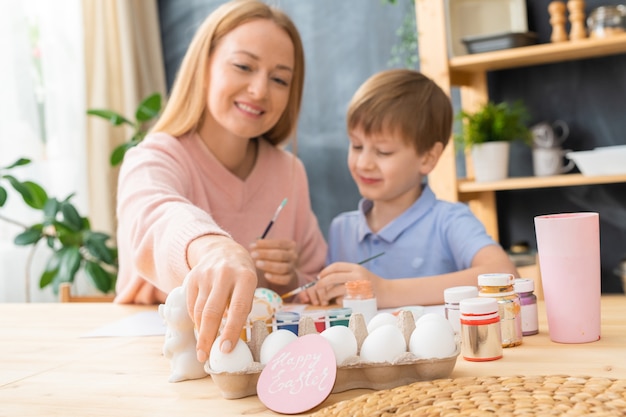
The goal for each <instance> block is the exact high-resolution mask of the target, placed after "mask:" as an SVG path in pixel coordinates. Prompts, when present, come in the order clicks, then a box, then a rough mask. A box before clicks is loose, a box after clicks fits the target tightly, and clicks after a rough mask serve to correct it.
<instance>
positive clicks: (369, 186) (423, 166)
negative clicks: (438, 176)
mask: <svg viewBox="0 0 626 417" xmlns="http://www.w3.org/2000/svg"><path fill="white" fill-rule="evenodd" d="M349 137H350V148H349V150H348V168H349V169H350V173H351V174H352V178H353V179H354V182H355V183H356V185H357V187H358V188H359V192H360V194H361V195H362V196H363V197H365V198H367V199H369V200H372V201H374V202H381V203H393V204H398V205H400V206H403V207H404V208H406V207H408V206H410V205H411V204H413V202H415V200H416V199H417V198H418V197H419V196H420V194H421V183H422V179H423V177H424V176H425V175H427V174H428V173H429V172H430V171H431V170H432V169H433V167H434V166H435V163H436V162H437V158H436V157H433V154H432V153H431V152H428V153H426V154H424V155H418V154H417V152H416V150H415V148H413V147H412V146H410V145H407V144H406V143H405V142H404V141H403V140H402V139H401V138H400V137H398V136H395V135H393V134H374V135H368V136H366V135H365V134H364V133H363V131H362V130H361V129H355V130H353V131H351V132H349Z"/></svg>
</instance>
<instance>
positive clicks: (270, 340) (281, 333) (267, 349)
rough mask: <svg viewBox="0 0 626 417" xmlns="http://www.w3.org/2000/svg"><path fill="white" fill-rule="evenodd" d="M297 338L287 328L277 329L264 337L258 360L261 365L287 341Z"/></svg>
mask: <svg viewBox="0 0 626 417" xmlns="http://www.w3.org/2000/svg"><path fill="white" fill-rule="evenodd" d="M296 339H298V336H296V335H295V334H294V333H293V332H291V331H289V330H287V329H278V330H276V331H274V332H272V333H270V334H268V335H267V336H266V337H265V340H263V344H262V345H261V353H260V360H261V363H262V364H263V365H265V364H266V363H268V362H269V361H270V360H272V358H273V357H274V355H276V354H277V353H278V351H280V350H281V349H282V348H284V347H285V346H287V345H288V344H289V343H291V342H293V341H294V340H296Z"/></svg>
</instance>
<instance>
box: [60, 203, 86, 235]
mask: <svg viewBox="0 0 626 417" xmlns="http://www.w3.org/2000/svg"><path fill="white" fill-rule="evenodd" d="M61 212H62V213H63V220H64V223H65V224H67V225H68V226H69V227H70V228H71V229H72V230H74V231H76V232H78V231H80V230H82V228H83V218H82V217H81V216H80V214H78V210H76V207H74V206H73V205H72V204H71V203H68V202H63V203H62V204H61Z"/></svg>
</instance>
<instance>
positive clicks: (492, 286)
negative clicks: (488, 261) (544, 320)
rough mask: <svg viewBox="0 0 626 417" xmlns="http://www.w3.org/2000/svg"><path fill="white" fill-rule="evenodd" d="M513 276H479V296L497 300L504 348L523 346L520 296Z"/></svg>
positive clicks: (495, 274) (497, 274) (498, 274)
mask: <svg viewBox="0 0 626 417" xmlns="http://www.w3.org/2000/svg"><path fill="white" fill-rule="evenodd" d="M514 280H515V277H514V276H513V275H512V274H504V273H494V274H480V275H479V276H478V296H479V297H490V298H495V299H496V300H497V301H498V312H499V313H500V329H501V332H502V347H504V348H508V347H514V346H519V345H521V344H522V317H521V310H522V309H521V302H520V297H519V295H518V294H517V293H516V292H515V289H514V286H513V285H514Z"/></svg>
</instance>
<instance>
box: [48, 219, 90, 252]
mask: <svg viewBox="0 0 626 417" xmlns="http://www.w3.org/2000/svg"><path fill="white" fill-rule="evenodd" d="M53 225H54V228H55V229H56V232H57V238H58V239H59V242H61V245H63V246H81V245H82V244H83V234H82V232H81V231H80V230H75V229H74V228H73V227H72V226H70V225H68V224H67V223H65V222H59V221H55V222H54V223H53Z"/></svg>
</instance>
